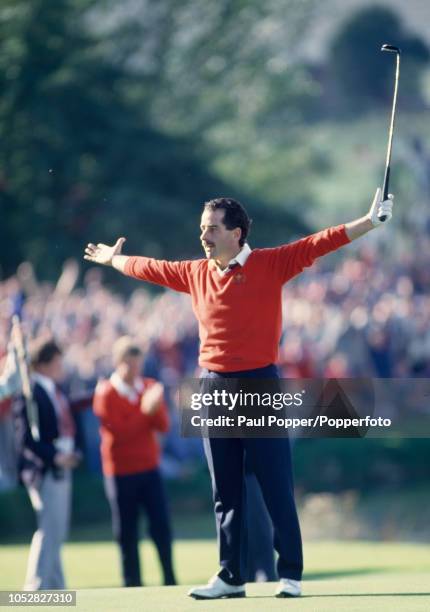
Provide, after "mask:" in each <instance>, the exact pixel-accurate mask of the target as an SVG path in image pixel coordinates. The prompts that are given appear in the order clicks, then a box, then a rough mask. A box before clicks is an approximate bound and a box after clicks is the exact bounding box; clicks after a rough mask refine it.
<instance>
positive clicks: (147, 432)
mask: <svg viewBox="0 0 430 612" xmlns="http://www.w3.org/2000/svg"><path fill="white" fill-rule="evenodd" d="M113 361H114V364H115V371H114V372H113V374H112V375H111V377H110V379H109V380H104V381H102V382H100V383H99V384H98V386H97V388H96V392H95V397H94V412H95V413H96V414H97V416H98V417H99V418H100V422H101V425H100V434H101V451H102V465H103V473H104V478H105V489H106V495H107V498H108V500H109V504H110V507H111V512H112V525H113V532H114V535H115V538H116V540H117V542H118V544H119V547H120V550H121V561H122V574H123V581H124V586H127V587H131V586H141V584H142V582H141V573H140V562H139V551H138V545H139V536H138V519H139V509H140V507H143V508H144V509H145V510H146V513H147V515H148V519H149V532H150V535H151V537H152V539H153V541H154V544H155V546H156V548H157V551H158V555H159V558H160V563H161V567H162V570H163V577H164V584H165V585H171V584H176V580H175V575H174V571H173V566H172V536H171V528H170V518H169V513H168V508H167V501H166V495H165V492H164V487H163V482H162V479H161V474H160V470H159V463H160V448H159V444H158V441H157V437H156V432H166V431H167V430H168V428H169V419H168V413H167V408H166V405H165V402H164V396H163V387H162V385H161V384H160V383H158V382H156V381H155V380H154V379H151V378H142V377H140V376H139V374H140V372H141V370H142V365H143V355H142V351H141V350H140V348H139V347H138V346H137V344H135V343H134V342H133V341H132V339H131V338H129V337H127V336H124V337H122V338H120V339H119V340H117V342H116V343H115V345H114V348H113Z"/></svg>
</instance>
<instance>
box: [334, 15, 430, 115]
mask: <svg viewBox="0 0 430 612" xmlns="http://www.w3.org/2000/svg"><path fill="white" fill-rule="evenodd" d="M385 43H387V44H391V45H395V46H397V47H399V48H400V49H401V50H402V59H401V62H402V69H401V73H402V74H401V89H400V94H399V105H400V106H401V105H403V106H405V107H409V108H419V107H420V106H422V98H421V93H420V81H419V79H420V75H421V72H422V68H423V67H424V66H425V65H426V64H427V63H428V60H429V57H430V56H429V51H428V48H427V46H426V44H425V43H424V42H423V41H422V40H421V39H419V38H418V37H415V36H411V35H410V34H409V33H408V32H406V30H405V29H404V26H403V23H402V21H401V20H400V18H399V17H398V16H397V14H396V13H395V12H394V11H392V10H391V9H390V8H386V7H382V6H369V7H366V8H363V9H361V10H360V11H358V12H357V13H355V14H354V15H352V16H351V17H350V18H349V19H348V20H347V21H346V23H344V24H342V26H341V28H340V29H339V31H338V32H337V33H336V34H335V36H334V38H333V40H332V43H331V49H330V55H329V66H330V71H331V75H332V78H333V81H334V85H335V87H336V88H337V90H338V93H339V94H340V96H342V97H343V106H344V109H345V110H347V111H349V112H350V113H352V112H356V111H360V110H361V111H363V110H366V109H367V108H374V107H375V106H382V105H383V106H386V105H387V104H388V102H389V100H390V99H391V97H392V92H393V74H394V60H393V57H394V56H393V55H392V54H390V53H382V52H380V49H381V46H382V45H383V44H385Z"/></svg>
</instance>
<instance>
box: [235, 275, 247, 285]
mask: <svg viewBox="0 0 430 612" xmlns="http://www.w3.org/2000/svg"><path fill="white" fill-rule="evenodd" d="M245 281H246V276H245V274H243V273H242V272H238V273H237V274H235V275H234V277H233V282H234V283H237V284H242V283H244V282H245Z"/></svg>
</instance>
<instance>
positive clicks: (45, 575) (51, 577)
mask: <svg viewBox="0 0 430 612" xmlns="http://www.w3.org/2000/svg"><path fill="white" fill-rule="evenodd" d="M27 490H28V494H29V496H30V500H31V505H32V506H33V509H34V511H35V513H36V519H37V530H36V531H35V533H34V535H33V539H32V542H31V548H30V554H29V557H28V563H27V573H26V577H25V584H24V587H23V588H24V590H25V591H38V590H40V589H64V588H65V582H64V574H63V568H62V563H61V546H62V544H63V542H64V541H65V539H66V537H67V533H68V530H69V522H70V504H71V493H72V477H71V471H70V470H64V477H63V478H62V479H60V480H56V479H55V478H54V477H53V476H52V473H51V472H47V473H46V474H45V476H44V477H43V480H42V482H41V484H40V486H39V487H28V489H27Z"/></svg>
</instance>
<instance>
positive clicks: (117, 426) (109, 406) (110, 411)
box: [93, 383, 147, 440]
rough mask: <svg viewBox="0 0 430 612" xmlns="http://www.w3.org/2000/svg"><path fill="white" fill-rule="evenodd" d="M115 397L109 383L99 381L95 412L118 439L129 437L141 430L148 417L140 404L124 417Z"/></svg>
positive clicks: (95, 394)
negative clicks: (141, 409)
mask: <svg viewBox="0 0 430 612" xmlns="http://www.w3.org/2000/svg"><path fill="white" fill-rule="evenodd" d="M115 397H116V394H115V393H114V392H113V391H112V390H111V389H110V388H109V387H108V385H107V384H103V383H101V384H100V383H99V385H97V387H96V390H95V393H94V402H93V410H94V414H96V415H97V416H98V417H99V419H100V421H101V423H102V425H103V427H105V428H106V429H108V430H109V431H111V432H112V433H114V434H115V437H116V438H117V439H118V440H120V439H122V438H126V439H128V438H129V437H130V435H132V434H135V433H136V432H139V430H140V429H141V428H142V427H143V426H144V425H145V420H146V419H147V417H146V416H145V415H144V414H142V412H141V411H140V409H139V406H136V411H135V412H132V413H131V414H130V415H128V417H127V418H124V416H123V415H122V414H121V412H120V411H119V410H118V409H117V406H116V405H115Z"/></svg>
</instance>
